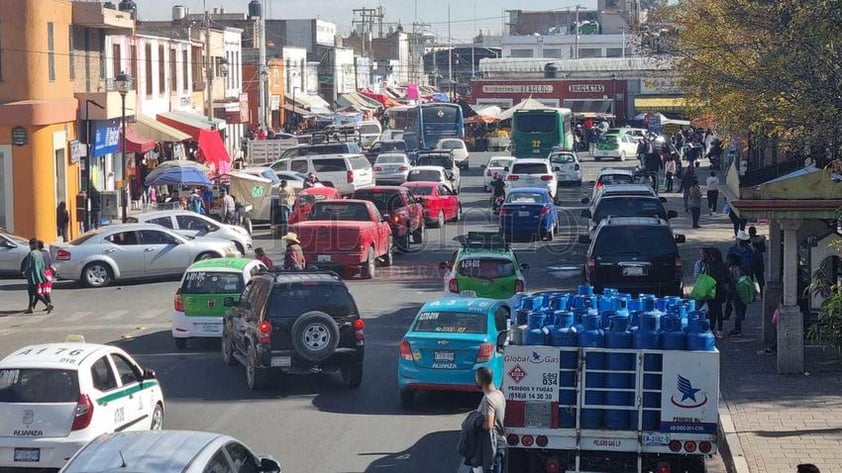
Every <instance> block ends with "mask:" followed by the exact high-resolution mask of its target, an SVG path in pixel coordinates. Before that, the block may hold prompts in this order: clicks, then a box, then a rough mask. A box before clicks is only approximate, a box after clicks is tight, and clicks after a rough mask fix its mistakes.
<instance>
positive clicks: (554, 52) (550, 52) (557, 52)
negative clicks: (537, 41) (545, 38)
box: [543, 49, 561, 58]
mask: <svg viewBox="0 0 842 473" xmlns="http://www.w3.org/2000/svg"><path fill="white" fill-rule="evenodd" d="M543 56H544V57H551V58H560V57H561V49H545V50H544V54H543Z"/></svg>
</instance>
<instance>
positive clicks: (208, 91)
mask: <svg viewBox="0 0 842 473" xmlns="http://www.w3.org/2000/svg"><path fill="white" fill-rule="evenodd" d="M204 3H205V77H206V78H207V81H206V83H205V98H206V99H207V108H208V109H207V115H208V121H210V122H211V123H213V64H212V58H211V47H210V14H208V8H207V1H205V2H204Z"/></svg>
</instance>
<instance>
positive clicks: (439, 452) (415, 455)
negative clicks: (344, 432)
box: [358, 430, 461, 473]
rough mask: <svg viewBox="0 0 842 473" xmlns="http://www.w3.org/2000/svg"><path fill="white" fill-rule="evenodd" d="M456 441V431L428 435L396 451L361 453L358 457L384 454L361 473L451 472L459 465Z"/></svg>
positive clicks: (457, 440)
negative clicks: (404, 448)
mask: <svg viewBox="0 0 842 473" xmlns="http://www.w3.org/2000/svg"><path fill="white" fill-rule="evenodd" d="M458 442H459V431H458V430H448V431H443V432H432V433H429V434H427V435H425V436H423V437H421V438H420V439H419V440H418V441H417V442H415V444H413V445H412V446H411V447H409V448H407V449H406V450H402V451H400V452H362V453H359V454H358V455H360V456H380V455H385V456H384V457H383V458H379V459H377V460H375V461H374V462H372V463H371V464H370V465H369V466H368V468H366V469H365V473H375V472H377V473H429V472H451V471H452V472H455V471H457V470H458V468H459V464H460V463H461V458H459V455H458V454H457V453H456V444H457V443H458Z"/></svg>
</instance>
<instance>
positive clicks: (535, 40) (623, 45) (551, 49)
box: [500, 34, 632, 59]
mask: <svg viewBox="0 0 842 473" xmlns="http://www.w3.org/2000/svg"><path fill="white" fill-rule="evenodd" d="M630 39H631V38H630V37H629V36H628V35H625V34H601V35H579V38H578V40H577V39H576V35H572V34H571V35H541V36H504V37H502V38H501V39H500V47H501V48H502V54H503V57H504V58H551V59H576V58H593V57H612V58H622V57H630V56H632V50H631V47H630V44H629V40H630Z"/></svg>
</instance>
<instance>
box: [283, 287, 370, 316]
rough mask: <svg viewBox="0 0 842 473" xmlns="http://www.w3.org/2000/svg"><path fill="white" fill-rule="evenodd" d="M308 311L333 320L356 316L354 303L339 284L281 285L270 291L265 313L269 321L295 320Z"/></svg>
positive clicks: (345, 289)
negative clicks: (328, 316)
mask: <svg viewBox="0 0 842 473" xmlns="http://www.w3.org/2000/svg"><path fill="white" fill-rule="evenodd" d="M311 310H318V311H321V312H324V313H326V314H328V315H332V316H347V315H351V314H357V306H356V305H355V304H354V299H353V298H352V297H351V294H350V293H348V289H347V288H345V286H342V285H339V284H320V283H314V284H312V285H303V284H281V285H277V286H275V287H274V288H273V289H272V293H271V294H270V296H269V306H268V309H267V314H268V316H269V317H270V318H284V317H298V316H299V315H301V314H303V313H304V312H309V311H311Z"/></svg>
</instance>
